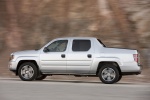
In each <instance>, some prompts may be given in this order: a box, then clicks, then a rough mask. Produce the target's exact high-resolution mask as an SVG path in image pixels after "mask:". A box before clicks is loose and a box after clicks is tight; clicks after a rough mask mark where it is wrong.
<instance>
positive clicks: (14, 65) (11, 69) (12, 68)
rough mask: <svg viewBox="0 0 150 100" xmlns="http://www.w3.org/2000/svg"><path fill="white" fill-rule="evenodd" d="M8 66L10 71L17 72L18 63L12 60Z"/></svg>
mask: <svg viewBox="0 0 150 100" xmlns="http://www.w3.org/2000/svg"><path fill="white" fill-rule="evenodd" d="M8 68H9V70H10V71H12V72H14V73H16V69H17V64H16V62H14V61H10V62H9V64H8Z"/></svg>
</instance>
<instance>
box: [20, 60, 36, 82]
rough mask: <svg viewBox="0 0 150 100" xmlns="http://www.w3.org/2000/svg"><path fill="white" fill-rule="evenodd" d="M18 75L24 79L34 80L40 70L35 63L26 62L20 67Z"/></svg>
mask: <svg viewBox="0 0 150 100" xmlns="http://www.w3.org/2000/svg"><path fill="white" fill-rule="evenodd" d="M18 75H19V77H20V79H21V80H23V81H32V80H35V79H36V78H37V75H38V70H37V67H36V65H34V64H33V63H31V62H25V63H23V64H21V66H20V67H19V70H18Z"/></svg>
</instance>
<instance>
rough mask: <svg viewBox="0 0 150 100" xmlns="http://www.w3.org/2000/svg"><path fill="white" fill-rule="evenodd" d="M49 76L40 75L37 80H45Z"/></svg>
mask: <svg viewBox="0 0 150 100" xmlns="http://www.w3.org/2000/svg"><path fill="white" fill-rule="evenodd" d="M46 77H47V75H39V76H38V77H37V78H36V79H35V80H43V79H45V78H46Z"/></svg>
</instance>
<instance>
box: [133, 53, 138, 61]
mask: <svg viewBox="0 0 150 100" xmlns="http://www.w3.org/2000/svg"><path fill="white" fill-rule="evenodd" d="M133 58H134V61H136V62H137V63H138V54H133Z"/></svg>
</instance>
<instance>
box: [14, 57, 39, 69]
mask: <svg viewBox="0 0 150 100" xmlns="http://www.w3.org/2000/svg"><path fill="white" fill-rule="evenodd" d="M22 60H34V61H36V63H37V65H38V66H39V67H40V63H39V58H38V57H37V56H20V57H18V58H17V59H16V61H15V62H16V63H17V65H18V63H19V62H20V61H22ZM16 67H17V66H16Z"/></svg>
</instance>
